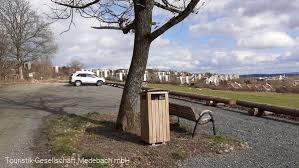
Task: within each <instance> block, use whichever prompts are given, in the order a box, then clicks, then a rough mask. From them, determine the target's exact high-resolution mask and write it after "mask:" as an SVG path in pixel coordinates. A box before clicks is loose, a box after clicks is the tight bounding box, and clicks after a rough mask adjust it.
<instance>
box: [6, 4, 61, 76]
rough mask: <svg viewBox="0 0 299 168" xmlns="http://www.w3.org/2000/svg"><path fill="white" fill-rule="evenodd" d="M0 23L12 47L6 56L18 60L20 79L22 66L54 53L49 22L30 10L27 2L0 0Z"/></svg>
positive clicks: (54, 47) (54, 48)
mask: <svg viewBox="0 0 299 168" xmlns="http://www.w3.org/2000/svg"><path fill="white" fill-rule="evenodd" d="M0 21H1V25H2V26H3V27H4V28H5V31H6V34H7V35H8V39H9V40H8V41H9V44H10V45H11V50H10V53H9V56H10V58H12V59H14V60H16V61H17V68H18V71H19V77H20V79H24V77H23V65H24V63H26V62H28V61H34V60H36V59H38V58H40V57H43V56H48V55H51V54H53V52H54V51H55V50H56V46H55V44H54V42H53V38H52V33H51V31H50V29H49V23H45V22H44V21H43V20H42V19H41V17H40V16H38V15H37V14H36V12H35V11H33V10H32V9H31V6H30V4H29V2H28V1H26V0H0Z"/></svg>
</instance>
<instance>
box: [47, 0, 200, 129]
mask: <svg viewBox="0 0 299 168" xmlns="http://www.w3.org/2000/svg"><path fill="white" fill-rule="evenodd" d="M51 1H52V2H54V3H56V4H58V5H60V7H58V6H56V7H55V8H53V10H54V13H55V18H56V19H70V25H71V24H72V22H73V17H74V14H75V13H77V14H80V15H81V16H82V17H84V18H96V19H97V20H98V21H99V22H100V24H101V26H99V27H93V28H94V29H112V30H120V31H122V32H123V33H124V34H127V33H129V32H134V33H135V39H134V49H133V56H132V61H131V65H130V69H129V74H128V77H127V80H126V85H125V88H124V91H123V95H122V100H121V105H120V110H119V113H118V118H117V123H116V127H117V128H118V129H121V130H126V129H130V128H134V127H135V126H136V125H135V124H136V123H135V122H134V121H135V117H136V116H137V115H136V112H137V108H136V107H137V105H138V98H139V92H140V91H141V84H142V80H143V79H142V78H143V74H144V72H145V69H146V65H147V60H148V54H149V49H150V45H151V43H152V42H153V41H154V40H155V39H156V38H157V37H159V36H160V35H162V34H163V33H164V32H166V31H167V30H169V29H170V28H171V27H173V26H174V25H176V24H178V23H179V22H181V21H183V20H184V19H185V18H186V17H188V16H189V15H190V14H191V13H196V11H197V10H198V9H199V8H200V7H201V6H203V5H204V3H201V4H199V1H200V0H181V1H179V0H51ZM154 7H157V8H159V9H160V10H165V11H168V12H170V13H173V17H171V18H170V19H169V20H168V21H166V22H165V23H163V24H162V25H157V22H155V21H153V8H154ZM154 27H157V28H154Z"/></svg>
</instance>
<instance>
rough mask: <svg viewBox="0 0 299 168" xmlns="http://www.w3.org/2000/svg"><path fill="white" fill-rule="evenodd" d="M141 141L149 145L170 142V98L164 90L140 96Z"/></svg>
mask: <svg viewBox="0 0 299 168" xmlns="http://www.w3.org/2000/svg"><path fill="white" fill-rule="evenodd" d="M140 117H141V119H140V121H141V139H142V140H143V141H145V142H147V143H148V144H156V143H165V142H168V141H170V124H169V98H168V92H167V91H163V90H149V91H144V92H141V94H140Z"/></svg>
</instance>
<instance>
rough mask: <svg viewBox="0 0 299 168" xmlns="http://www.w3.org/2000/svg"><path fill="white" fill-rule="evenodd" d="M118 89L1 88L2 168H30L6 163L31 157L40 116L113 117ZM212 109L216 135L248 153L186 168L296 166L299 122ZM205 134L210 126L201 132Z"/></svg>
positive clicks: (202, 159)
mask: <svg viewBox="0 0 299 168" xmlns="http://www.w3.org/2000/svg"><path fill="white" fill-rule="evenodd" d="M121 92H122V90H121V89H119V88H113V87H109V86H102V87H96V86H83V87H73V86H69V85H66V84H35V85H21V86H13V87H8V88H0V167H31V165H30V164H22V165H21V166H16V165H15V164H7V162H6V158H5V157H9V158H10V159H12V158H13V159H17V158H29V157H32V152H31V147H32V145H33V136H34V134H35V133H36V131H37V130H38V128H39V126H40V124H41V119H42V118H43V117H44V116H47V115H49V114H53V113H54V114H55V113H64V112H67V113H75V114H85V113H89V112H117V111H118V105H119V102H120V97H121ZM172 101H176V102H178V103H183V104H187V105H190V106H195V107H197V108H198V109H199V110H201V109H205V108H210V109H211V110H212V111H213V112H214V115H215V118H216V127H217V132H218V134H221V135H226V136H230V137H237V138H239V139H242V140H244V141H246V142H248V143H249V145H250V146H251V149H248V150H245V151H240V152H235V153H229V154H221V155H206V156H198V157H196V158H192V159H190V160H188V161H186V162H185V167H269V168H270V167H271V168H272V167H291V168H293V167H299V123H298V122H290V121H286V120H279V121H277V120H275V119H273V118H272V119H271V118H270V119H265V118H257V117H250V116H248V115H246V113H245V112H243V111H238V110H232V109H224V108H213V107H207V106H203V105H200V104H194V103H188V102H181V101H177V100H172ZM198 130H199V131H200V132H207V131H208V130H209V129H208V127H199V128H198Z"/></svg>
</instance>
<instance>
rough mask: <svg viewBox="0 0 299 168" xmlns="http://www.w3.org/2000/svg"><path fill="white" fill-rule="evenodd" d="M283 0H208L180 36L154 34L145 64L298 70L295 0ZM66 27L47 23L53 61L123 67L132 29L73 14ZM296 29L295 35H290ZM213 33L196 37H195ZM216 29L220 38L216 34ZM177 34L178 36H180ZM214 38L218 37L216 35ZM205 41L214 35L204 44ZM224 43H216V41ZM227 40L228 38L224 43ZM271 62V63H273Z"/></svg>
mask: <svg viewBox="0 0 299 168" xmlns="http://www.w3.org/2000/svg"><path fill="white" fill-rule="evenodd" d="M296 1H297V0H295V1H291V2H288V3H286V2H285V1H284V0H275V1H272V0H263V1H260V0H248V1H239V0H211V1H210V0H207V1H206V2H208V3H207V4H206V5H205V7H204V8H202V9H201V10H200V12H199V14H198V15H195V16H194V15H193V16H191V19H188V20H187V21H184V25H183V26H181V27H182V28H186V27H187V29H188V27H189V31H190V34H184V38H185V39H184V40H185V41H181V39H178V38H177V37H175V35H176V33H177V34H178V36H180V35H179V33H181V32H182V31H180V30H177V31H176V33H171V35H172V36H169V34H166V35H164V36H162V37H159V38H158V39H156V41H155V42H154V43H153V44H152V46H151V50H150V56H149V61H148V66H149V67H151V68H163V69H173V70H184V71H193V72H196V71H200V72H205V71H213V72H240V73H255V72H273V71H275V70H277V71H293V70H294V71H299V69H298V64H296V62H298V61H299V51H298V49H296V48H297V47H298V44H299V36H298V33H299V17H298V16H297V15H298V10H299V5H298V4H299V3H298V2H297V3H296ZM30 2H31V3H32V4H34V8H36V9H37V10H38V11H39V13H43V12H47V11H49V8H48V7H47V6H45V5H41V4H47V3H50V0H30ZM171 16H173V14H172V13H169V12H165V11H162V10H159V9H157V8H155V9H154V19H158V22H164V21H166V19H168V18H170V17H171ZM75 23H76V26H73V27H72V28H71V30H70V31H69V32H66V33H64V34H62V35H60V33H61V32H62V31H64V30H66V29H67V27H68V21H66V20H62V21H59V22H57V23H55V24H53V25H52V28H53V31H54V32H55V35H56V40H57V43H58V46H59V51H58V53H57V55H56V56H55V59H54V63H55V64H57V65H65V64H67V63H68V62H69V61H70V60H71V59H74V58H75V59H79V60H81V61H82V62H83V63H84V64H86V65H87V66H88V67H90V68H98V67H107V68H111V67H112V68H128V67H129V63H130V60H131V56H132V49H133V41H134V40H133V38H134V36H133V34H129V35H123V34H122V33H121V32H118V31H113V30H111V31H109V30H108V31H102V30H94V29H91V28H90V27H91V26H96V25H97V22H96V21H95V20H93V19H83V18H80V17H78V16H76V17H75ZM294 34H295V35H297V37H295V36H294ZM207 35H211V36H213V37H212V38H211V39H208V40H206V39H204V40H202V41H203V42H201V41H198V38H205V36H207ZM217 35H220V36H222V37H223V36H224V37H225V39H217ZM180 37H181V36H180ZM217 40H218V41H217ZM206 41H214V42H213V44H214V45H213V46H209V43H207V42H206ZM219 41H220V42H221V43H224V45H220V44H221V43H219ZM229 43H233V44H230V45H228V44H229ZM273 67H275V69H273Z"/></svg>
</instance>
